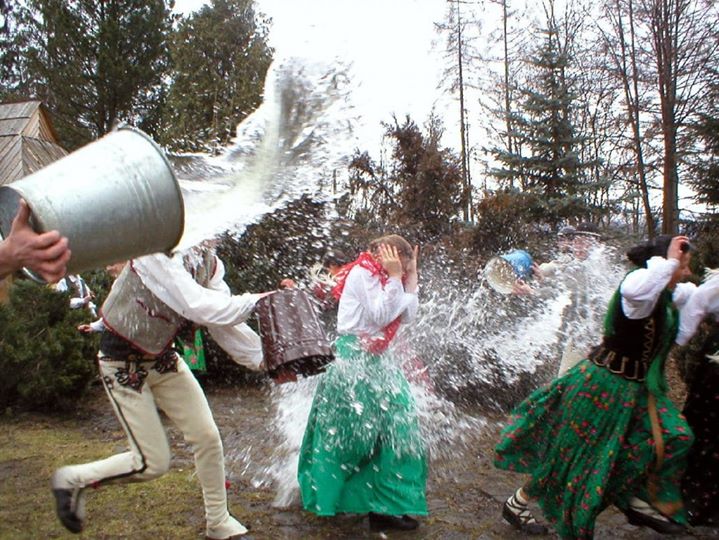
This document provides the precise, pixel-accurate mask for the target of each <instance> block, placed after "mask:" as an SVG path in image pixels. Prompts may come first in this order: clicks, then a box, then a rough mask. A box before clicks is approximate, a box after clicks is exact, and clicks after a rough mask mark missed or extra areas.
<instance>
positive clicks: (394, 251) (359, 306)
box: [298, 235, 427, 530]
mask: <svg viewBox="0 0 719 540" xmlns="http://www.w3.org/2000/svg"><path fill="white" fill-rule="evenodd" d="M333 294H334V295H335V297H336V298H339V308H338V314H337V333H338V336H339V337H338V338H337V341H336V348H337V359H336V360H335V361H334V362H333V363H332V364H331V365H330V367H329V368H328V369H327V372H326V373H325V374H324V375H323V376H322V377H323V378H322V380H321V381H320V383H319V386H318V387H317V391H316V393H315V397H314V402H313V404H312V410H311V411H310V415H309V419H308V422H307V428H306V431H305V436H304V440H303V442H302V447H301V449H300V460H299V467H298V480H299V484H300V492H301V495H302V502H303V505H304V507H305V509H306V510H309V511H310V512H313V513H314V514H317V515H318V516H333V515H335V514H338V513H354V514H369V520H370V527H371V529H373V530H386V529H402V530H410V529H415V528H417V526H418V525H419V523H418V522H417V520H415V519H414V518H412V517H410V515H426V514H427V503H426V500H425V485H426V479H427V460H426V452H425V448H424V444H423V441H422V437H421V434H420V428H419V422H418V418H417V415H416V410H415V404H414V401H413V399H412V396H411V393H410V389H409V384H408V382H407V379H406V378H405V376H404V374H403V372H402V369H401V366H400V363H399V362H398V361H397V359H396V358H394V357H393V355H392V354H391V352H389V351H387V349H388V346H389V344H390V343H391V342H392V339H393V338H394V336H395V334H396V333H397V330H398V328H399V326H400V325H401V324H402V323H403V322H405V321H407V320H410V319H411V318H413V317H414V316H415V314H416V311H417V248H416V247H415V248H414V249H412V247H411V246H410V245H409V243H407V241H406V240H404V239H403V238H402V237H400V236H397V235H390V236H386V237H383V238H379V239H377V240H374V241H373V242H372V243H371V244H370V251H369V252H364V253H362V254H360V256H359V258H358V259H357V260H356V261H354V262H353V263H350V264H348V265H346V266H345V267H344V268H343V270H342V271H341V272H340V273H339V274H338V276H337V286H336V287H335V288H334V289H333Z"/></svg>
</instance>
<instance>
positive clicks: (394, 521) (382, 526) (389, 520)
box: [369, 512, 419, 532]
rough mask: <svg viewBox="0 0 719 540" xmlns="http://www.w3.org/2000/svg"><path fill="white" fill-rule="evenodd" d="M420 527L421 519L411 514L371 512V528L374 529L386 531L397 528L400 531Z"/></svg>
mask: <svg viewBox="0 0 719 540" xmlns="http://www.w3.org/2000/svg"><path fill="white" fill-rule="evenodd" d="M417 527H419V521H417V520H416V519H413V518H411V517H409V516H388V515H386V514H375V513H374V512H370V514H369V528H370V530H372V531H375V532H379V531H386V530H388V529H395V530H398V531H412V530H414V529H416V528H417Z"/></svg>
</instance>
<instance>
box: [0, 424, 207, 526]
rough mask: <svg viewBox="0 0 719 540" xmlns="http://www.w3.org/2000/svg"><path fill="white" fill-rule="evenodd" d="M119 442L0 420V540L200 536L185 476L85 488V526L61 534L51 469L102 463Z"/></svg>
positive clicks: (193, 494) (194, 494)
mask: <svg viewBox="0 0 719 540" xmlns="http://www.w3.org/2000/svg"><path fill="white" fill-rule="evenodd" d="M123 448H124V437H123V442H122V443H121V444H120V445H118V443H117V442H115V441H111V442H107V441H103V440H100V439H99V438H88V436H87V434H86V433H83V432H82V431H81V429H80V428H79V427H78V426H77V425H76V424H73V423H69V422H63V421H61V420H60V421H58V420H54V419H38V418H37V417H30V418H23V419H21V420H19V421H18V420H14V421H5V420H1V421H0V478H2V482H0V539H3V540H5V539H8V540H10V539H13V540H16V539H35V538H92V539H111V538H135V539H150V538H153V539H156V538H166V539H184V538H197V537H198V536H200V535H203V533H204V509H203V505H202V494H201V490H200V486H199V483H198V482H197V479H196V478H195V476H194V468H192V469H189V470H188V469H176V468H174V469H171V470H170V472H168V473H167V474H166V475H164V476H163V477H162V478H159V479H157V480H155V481H151V482H144V483H141V484H125V485H116V486H106V487H103V488H100V489H89V490H88V494H87V518H86V527H85V530H84V531H83V533H82V534H81V535H79V536H77V535H73V534H70V533H69V532H67V531H66V530H65V529H64V528H63V526H62V525H61V524H60V522H59V521H58V520H57V518H56V516H55V509H54V499H53V496H52V493H51V492H50V476H51V475H52V472H53V471H54V470H55V468H57V467H60V466H62V465H68V464H72V463H84V462H86V461H92V460H95V459H99V458H104V457H108V456H110V455H112V454H115V453H117V452H118V451H121V450H122V449H123Z"/></svg>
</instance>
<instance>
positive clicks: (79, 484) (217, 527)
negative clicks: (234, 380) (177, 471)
mask: <svg viewBox="0 0 719 540" xmlns="http://www.w3.org/2000/svg"><path fill="white" fill-rule="evenodd" d="M192 263H193V261H191V260H190V259H188V258H185V260H183V259H182V257H180V256H175V257H172V258H169V257H167V256H165V255H163V254H157V255H150V256H147V257H143V258H140V259H136V260H133V261H131V262H130V264H128V265H126V266H125V268H124V270H123V271H122V272H121V274H120V275H119V276H118V278H117V280H116V281H115V283H114V284H113V286H112V289H111V291H110V294H109V295H108V298H107V300H106V301H105V303H104V304H103V306H102V310H101V313H102V320H103V324H104V326H105V331H104V332H103V334H102V339H101V343H100V352H99V354H98V368H99V371H100V377H101V380H102V382H103V384H104V386H105V390H106V392H107V395H108V397H109V398H110V402H111V404H112V406H113V408H114V410H115V413H116V414H117V417H118V419H119V420H120V423H121V424H122V427H123V429H124V430H125V432H126V434H127V437H128V443H129V450H128V451H126V452H123V453H120V454H117V455H114V456H111V457H109V458H106V459H102V460H99V461H95V462H92V463H86V464H82V465H71V466H67V467H62V468H61V469H58V470H57V471H56V472H55V475H54V476H53V492H54V494H55V497H56V502H57V511H58V516H59V517H60V519H61V521H62V522H63V525H65V526H66V527H67V528H68V529H69V530H71V531H73V532H79V531H80V530H82V525H83V523H82V521H83V517H84V510H83V505H84V502H83V495H84V492H83V489H84V488H86V487H88V486H100V485H103V484H108V483H124V482H140V481H146V480H151V479H153V478H157V477H159V476H161V475H163V474H164V473H165V472H167V470H168V467H169V465H170V448H169V445H168V442H167V438H166V436H165V430H164V428H163V427H162V423H161V421H160V416H159V414H158V412H157V408H160V409H161V410H162V411H163V412H164V413H165V414H167V416H168V417H169V418H170V420H172V421H173V422H174V423H175V424H176V426H177V427H178V428H179V429H180V431H182V433H183V435H184V437H185V440H186V441H187V443H188V444H189V445H190V446H191V447H192V449H193V452H194V457H195V466H196V470H197V477H198V480H199V482H200V484H201V486H202V493H203V497H204V503H205V517H206V521H207V537H208V538H212V539H215V538H229V537H234V536H235V535H241V534H244V533H245V532H246V531H247V529H245V527H244V526H243V525H242V524H241V523H240V522H239V521H237V520H236V519H235V518H233V517H232V516H231V515H230V514H229V512H228V508H227V494H226V487H225V470H224V457H223V449H222V441H221V439H220V434H219V431H218V429H217V426H216V425H215V422H214V419H213V417H212V413H211V411H210V407H209V405H208V403H207V399H206V397H205V395H204V393H203V391H202V388H201V387H200V385H199V384H198V382H197V380H196V379H195V377H194V376H193V375H192V373H191V372H190V369H189V368H188V366H187V365H186V364H185V362H183V361H182V360H180V358H179V355H178V354H177V353H176V352H175V350H174V349H173V348H172V343H173V340H174V339H175V336H176V334H177V332H178V331H179V329H180V328H181V326H182V325H183V322H184V321H185V319H189V320H191V321H193V322H194V323H196V324H199V325H203V326H206V327H207V328H208V330H209V332H210V333H211V335H212V336H213V337H214V338H215V340H216V341H217V342H218V344H219V345H220V346H222V347H223V348H224V349H226V350H227V352H228V353H230V355H231V356H232V357H233V359H234V360H235V361H237V362H238V363H241V364H244V365H245V366H247V367H250V368H253V369H258V367H259V364H260V362H261V361H262V349H261V344H260V339H259V336H257V335H256V334H255V333H254V332H253V331H252V330H251V329H250V328H249V327H248V326H247V325H246V324H244V322H243V321H245V320H246V319H247V317H248V316H249V315H250V313H251V311H252V309H253V307H254V304H255V302H256V301H257V299H258V298H259V295H256V294H244V295H239V296H233V295H232V294H231V293H230V290H229V287H228V286H227V284H226V283H225V281H224V279H223V277H224V266H223V264H222V262H221V261H219V259H217V258H216V257H215V256H214V254H212V253H210V252H208V253H205V255H204V257H203V258H202V261H200V262H195V264H192ZM203 265H204V271H201V270H202V268H201V267H203Z"/></svg>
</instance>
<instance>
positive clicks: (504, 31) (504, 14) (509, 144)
mask: <svg viewBox="0 0 719 540" xmlns="http://www.w3.org/2000/svg"><path fill="white" fill-rule="evenodd" d="M508 18H509V17H508V15H507V0H502V39H503V41H504V119H505V123H506V126H507V151H508V152H509V153H510V154H511V153H513V152H514V150H515V149H514V137H513V136H512V118H511V114H510V100H509V43H508V38H507V19H508ZM509 187H510V188H513V187H514V178H513V177H511V176H510V177H509Z"/></svg>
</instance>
